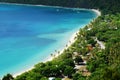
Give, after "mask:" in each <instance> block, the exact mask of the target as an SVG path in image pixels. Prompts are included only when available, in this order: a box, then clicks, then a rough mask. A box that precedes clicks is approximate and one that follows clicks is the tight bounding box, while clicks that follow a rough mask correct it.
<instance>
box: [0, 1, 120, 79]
mask: <svg viewBox="0 0 120 80" xmlns="http://www.w3.org/2000/svg"><path fill="white" fill-rule="evenodd" d="M0 1H4V2H17V3H25V4H26V3H29V4H43V5H52V6H67V7H83V8H96V9H97V8H98V9H100V10H101V11H102V13H103V15H102V16H100V17H98V18H97V19H96V20H94V21H93V22H91V24H89V25H88V26H86V27H84V28H83V29H80V31H79V33H78V34H77V38H76V42H75V43H73V44H72V46H70V47H69V48H68V49H67V50H64V52H63V54H61V55H60V56H59V57H58V58H55V59H54V60H52V61H50V62H46V63H39V64H37V65H35V68H34V69H32V70H31V71H29V72H25V73H23V74H22V75H20V76H17V77H16V78H15V79H14V80H48V77H56V80H59V79H60V78H63V77H64V76H68V77H70V78H73V80H86V79H87V80H119V79H120V13H119V12H120V8H119V7H120V4H119V3H120V0H0ZM97 41H101V42H102V43H103V44H105V49H102V48H101V46H100V44H99V43H98V42H97ZM88 44H91V45H92V47H91V48H89V47H88ZM74 52H77V56H76V55H74ZM88 54H89V55H88ZM80 55H83V56H84V57H87V59H86V60H87V69H88V70H89V71H90V72H91V75H90V76H83V74H82V73H81V72H77V71H75V69H74V67H75V64H78V63H79V62H82V61H83V60H82V57H81V56H80ZM74 62H75V63H74ZM6 78H7V79H8V80H11V78H12V77H11V76H9V75H6V76H4V78H3V80H6Z"/></svg>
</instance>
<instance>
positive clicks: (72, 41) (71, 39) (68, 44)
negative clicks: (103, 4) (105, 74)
mask: <svg viewBox="0 0 120 80" xmlns="http://www.w3.org/2000/svg"><path fill="white" fill-rule="evenodd" d="M0 4H12V5H24V6H38V7H52V8H64V9H72V10H89V11H93V12H95V13H96V14H97V17H98V16H101V12H100V11H99V10H97V9H86V8H69V7H60V6H47V5H32V4H18V3H5V2H0ZM97 17H96V18H97ZM96 18H95V19H96ZM86 25H89V23H88V24H86ZM84 27H85V26H83V27H82V28H84ZM77 33H79V30H78V31H76V32H75V33H74V34H73V35H71V37H70V39H69V42H67V44H66V45H67V46H66V47H65V48H63V49H62V50H60V53H59V54H57V53H54V55H55V57H58V56H59V55H61V54H62V53H63V51H64V50H65V49H68V48H69V47H70V46H71V45H72V44H73V43H74V42H75V41H76V39H75V37H77ZM55 57H52V56H50V55H48V57H47V58H46V59H45V60H44V61H41V62H43V63H45V62H47V61H52V60H53V59H54V58H55ZM34 65H35V64H34ZM33 68H34V66H31V67H29V68H28V69H25V70H22V71H20V72H18V73H15V74H12V75H13V77H17V76H19V75H21V74H22V73H24V72H28V71H30V70H32V69H33Z"/></svg>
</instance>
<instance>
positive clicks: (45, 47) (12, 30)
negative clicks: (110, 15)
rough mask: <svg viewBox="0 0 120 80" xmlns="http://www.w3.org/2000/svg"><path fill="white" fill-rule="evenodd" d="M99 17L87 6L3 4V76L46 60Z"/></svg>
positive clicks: (0, 61)
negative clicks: (70, 7)
mask: <svg viewBox="0 0 120 80" xmlns="http://www.w3.org/2000/svg"><path fill="white" fill-rule="evenodd" d="M96 16H97V14H96V13H95V12H93V11H90V10H83V9H80V10H78V9H65V8H55V7H45V6H41V7H38V6H25V5H13V4H0V77H1V76H3V75H5V74H6V73H11V74H15V73H18V72H20V71H22V70H25V69H27V68H29V67H31V66H33V65H34V64H36V63H38V62H40V61H44V60H45V59H46V58H47V57H48V56H50V54H51V53H54V52H55V50H61V49H62V48H64V47H65V45H66V43H67V42H68V41H69V39H70V37H71V35H72V34H73V33H74V32H76V31H78V30H79V28H81V27H83V26H85V25H86V24H88V23H89V22H90V21H91V20H92V19H93V18H96Z"/></svg>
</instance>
